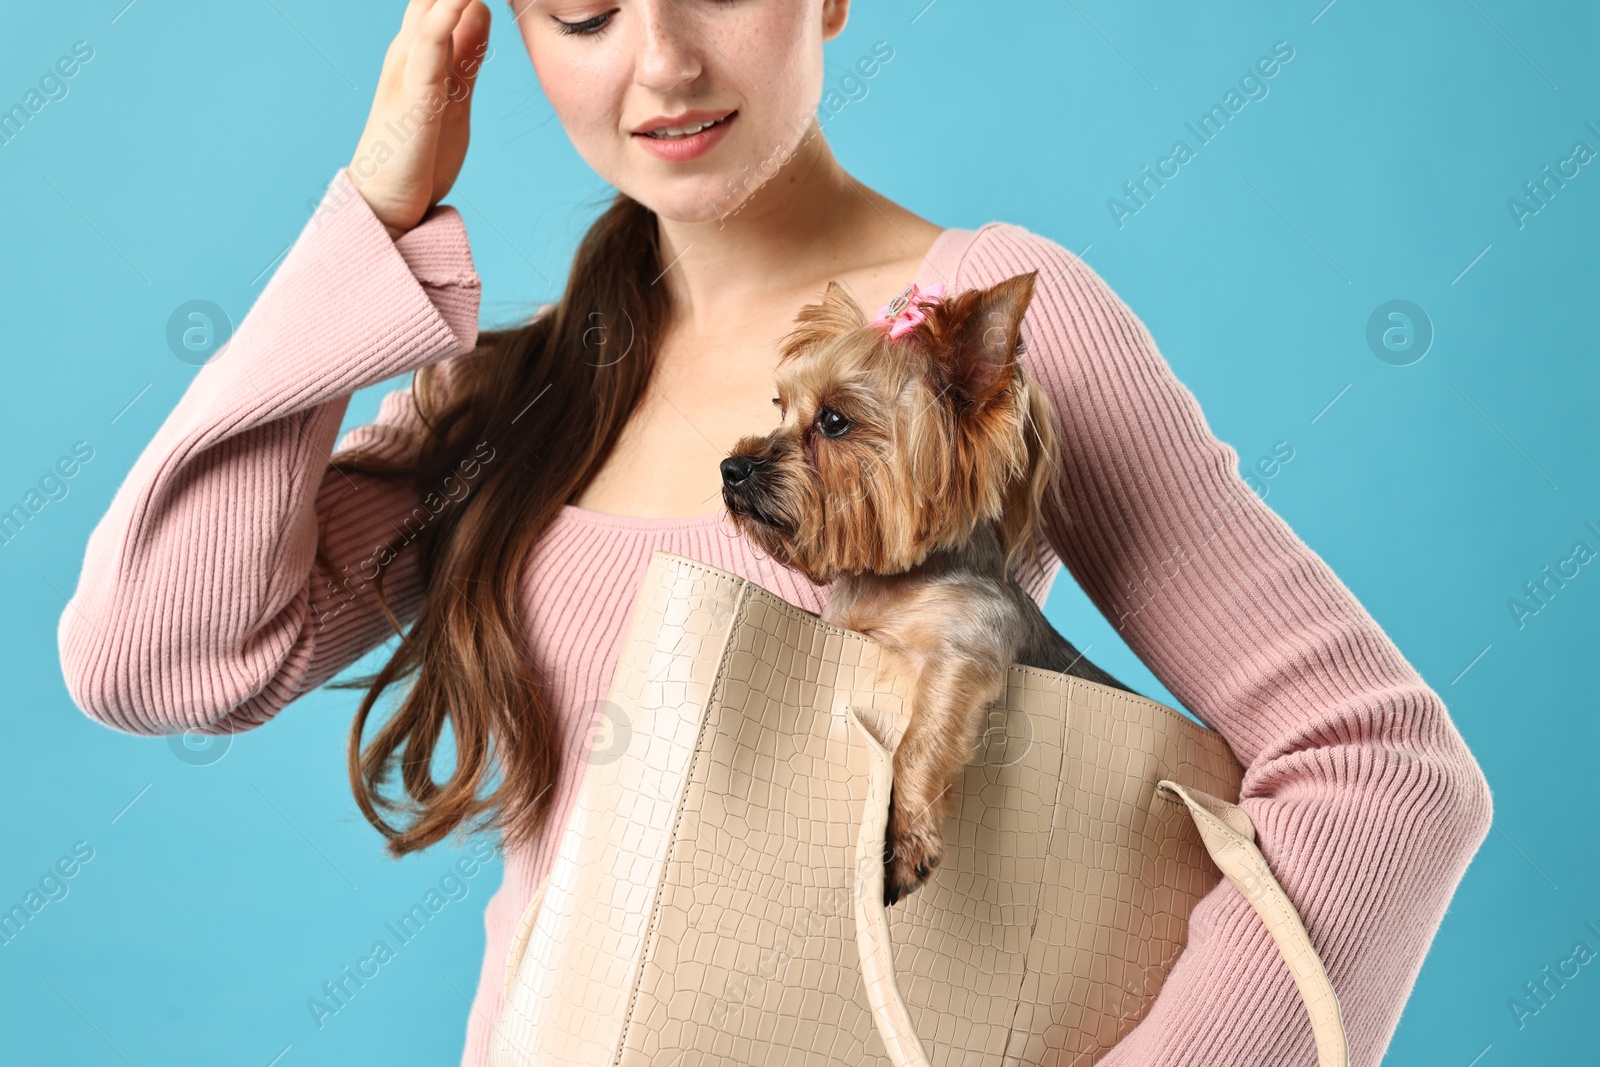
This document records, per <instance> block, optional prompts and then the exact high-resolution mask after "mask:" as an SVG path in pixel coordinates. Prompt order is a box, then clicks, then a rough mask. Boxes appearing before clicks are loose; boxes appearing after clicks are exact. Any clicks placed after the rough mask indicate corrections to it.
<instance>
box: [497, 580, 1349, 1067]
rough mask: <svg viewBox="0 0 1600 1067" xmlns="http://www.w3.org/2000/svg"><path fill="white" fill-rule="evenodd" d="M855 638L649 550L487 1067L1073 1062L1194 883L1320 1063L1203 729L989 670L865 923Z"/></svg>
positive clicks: (879, 692)
mask: <svg viewBox="0 0 1600 1067" xmlns="http://www.w3.org/2000/svg"><path fill="white" fill-rule="evenodd" d="M878 655H879V649H878V646H876V645H875V644H874V643H873V642H872V641H871V640H870V639H868V638H866V637H863V636H861V635H860V634H855V633H851V632H849V631H846V630H842V629H839V628H837V627H834V626H830V625H828V624H826V623H823V622H822V621H821V620H820V619H818V618H817V617H816V616H815V615H812V614H810V613H808V612H806V611H803V610H801V609H799V608H797V607H795V606H793V605H791V604H789V603H787V602H785V601H783V600H781V599H780V598H779V597H777V596H776V595H774V594H772V593H770V592H768V591H767V590H765V589H763V588H761V587H760V586H758V585H755V584H754V583H752V582H749V581H747V580H746V579H744V578H740V577H738V576H737V575H733V574H729V573H727V572H726V571H721V570H718V569H716V568H714V567H709V566H706V565H705V564H702V563H697V562H694V561H693V560H689V559H685V558H683V557H681V556H675V555H671V554H669V553H665V552H657V553H656V554H655V556H654V557H653V558H652V560H651V562H650V566H649V569H648V571H647V573H646V574H645V577H644V580H643V582H642V583H641V586H640V589H639V594H638V598H637V600H636V602H635V605H634V608H633V615H632V618H631V621H630V623H629V628H628V631H627V636H626V638H625V644H624V646H623V649H622V652H621V655H620V658H619V661H618V664H617V669H616V674H615V676H614V679H613V682H612V688H611V694H610V704H609V705H608V707H607V709H606V711H605V713H604V718H605V719H606V720H607V721H606V723H605V726H606V729H607V731H608V733H609V737H603V738H602V739H601V743H599V744H597V745H596V746H595V748H594V749H593V752H592V756H591V760H590V763H589V766H588V767H587V768H586V770H585V774H584V778H583V781H582V782H581V784H580V786H579V791H578V796H577V799H576V801H575V807H574V809H573V813H572V818H571V822H570V823H569V824H568V826H567V828H566V831H565V835H564V837H563V838H562V844H561V849H560V853H559V856H558V858H557V860H556V862H555V865H554V867H553V869H552V871H551V873H550V875H549V877H548V878H547V879H546V881H545V883H544V885H542V886H541V887H540V888H539V890H538V891H537V892H536V893H535V895H534V898H533V900H532V901H531V903H530V904H529V906H528V909H527V911H526V913H525V914H524V916H523V919H522V923H521V925H520V928H519V930H518V932H517V936H516V938H515V940H514V943H513V945H512V948H511V951H510V953H509V957H508V959H507V960H506V972H505V981H506V1004H505V1008H504V1010H503V1012H502V1014H501V1017H500V1019H499V1021H498V1023H497V1025H496V1027H495V1031H494V1035H493V1039H492V1049H491V1053H490V1062H491V1064H493V1065H495V1067H532V1065H537V1067H558V1065H559V1067H574V1065H577V1067H612V1065H615V1067H646V1065H648V1067H677V1065H679V1064H682V1065H685V1067H691V1065H692V1067H702V1065H712V1064H715V1065H735V1064H738V1065H746V1064H753V1065H759V1067H765V1065H769V1064H770V1065H777V1064H783V1065H786V1067H823V1065H830V1067H831V1065H840V1064H843V1065H847V1067H857V1065H861V1067H866V1065H873V1067H878V1065H882V1067H891V1065H892V1067H911V1065H918V1067H921V1065H928V1064H938V1065H947V1064H957V1063H962V1064H969V1063H970V1064H978V1063H983V1064H990V1063H992V1064H997V1065H998V1064H1007V1065H1010V1064H1019V1065H1020V1064H1044V1063H1051V1064H1072V1065H1075V1067H1079V1065H1081V1067H1087V1065H1088V1064H1091V1063H1093V1062H1094V1061H1095V1060H1096V1059H1098V1058H1099V1057H1100V1056H1101V1055H1102V1054H1103V1053H1104V1052H1105V1051H1106V1050H1107V1049H1108V1048H1110V1047H1111V1046H1112V1045H1113V1044H1115V1042H1116V1041H1117V1040H1118V1039H1119V1038H1120V1037H1121V1036H1123V1035H1124V1034H1126V1033H1127V1032H1128V1031H1129V1030H1130V1029H1132V1027H1133V1025H1134V1024H1135V1023H1136V1022H1137V1021H1138V1020H1139V1019H1140V1018H1141V1017H1142V1016H1143V1014H1144V1012H1145V1010H1146V1008H1147V1007H1148V1006H1149V1003H1150V1001H1151V1000H1152V999H1153V998H1154V997H1155V995H1156V993H1157V992H1158V991H1159V990H1160V987H1161V984H1162V982H1163V980H1164V979H1165V977H1166V975H1167V973H1168V971H1170V969H1171V966H1172V964H1173V963H1174V962H1175V961H1176V960H1177V957H1178V954H1179V953H1180V952H1181V951H1182V949H1183V946H1184V944H1185V943H1186V941H1187V938H1188V936H1189V928H1188V916H1189V913H1190V910H1191V909H1192V907H1193V906H1194V903H1195V901H1196V900H1198V899H1199V898H1200V897H1201V896H1202V895H1203V894H1205V893H1206V892H1207V891H1208V890H1210V889H1211V888H1212V887H1213V886H1214V885H1216V884H1217V882H1218V880H1219V873H1218V872H1219V869H1220V872H1221V876H1225V877H1227V878H1228V879H1229V880H1230V881H1231V882H1233V883H1234V885H1236V886H1237V887H1238V888H1239V889H1240V890H1241V891H1242V892H1244V893H1245V894H1246V895H1247V896H1248V897H1249V899H1250V901H1251V903H1252V904H1253V905H1254V907H1255V910H1256V911H1257V912H1258V913H1259V914H1260V916H1261V918H1262V920H1263V921H1264V922H1265V923H1266V926H1267V929H1268V930H1269V931H1270V932H1271V934H1272V937H1273V939H1274V940H1275V941H1276V943H1277V945H1278V948H1279V949H1280V950H1281V952H1282V954H1283V958H1284V960H1285V962H1286V963H1287V964H1288V967H1289V970H1290V971H1291V973H1292V974H1293V976H1294V980H1295V982H1296V983H1297V984H1298V986H1299V989H1300V992H1301V995H1302V996H1303V998H1304V1001H1305V1005H1306V1008H1307V1010H1308V1012H1309V1013H1310V1017H1311V1022H1312V1030H1313V1033H1314V1034H1315V1038H1316V1045H1317V1056H1318V1061H1319V1063H1320V1065H1321V1067H1335V1065H1338V1067H1343V1065H1344V1064H1345V1063H1346V1060H1347V1051H1346V1044H1345V1036H1344V1031H1343V1028H1342V1026H1341V1024H1340V1019H1339V1006H1338V1001H1337V999H1336V998H1335V996H1334V991H1333V988H1332V987H1331V986H1330V985H1329V983H1328V979H1327V975H1326V973H1325V972H1324V970H1323V967H1322V963H1321V961H1320V960H1319V959H1318V957H1317V953H1316V950H1315V948H1314V947H1313V946H1312V944H1311V941H1310V939H1309V938H1308V937H1307V935H1306V931H1305V928H1304V926H1303V925H1302V924H1301V922H1300V918H1299V916H1298V915H1297V914H1296V912H1295V909H1294V907H1293V905H1292V904H1291V903H1290V901H1289V899H1288V897H1287V896H1285V895H1284V892H1283V890H1282V889H1281V888H1280V887H1279V885H1278V883H1277V881H1276V880H1275V879H1274V878H1273V876H1272V872H1271V870H1270V869H1269V868H1268V866H1267V863H1266V860H1265V859H1264V858H1263V857H1262V855H1261V853H1260V851H1258V850H1257V848H1256V846H1255V844H1254V840H1253V838H1254V835H1253V831H1252V829H1251V826H1250V820H1249V819H1248V818H1247V817H1246V816H1245V814H1244V812H1243V811H1242V810H1241V809H1240V808H1238V807H1236V806H1235V805H1234V804H1231V803H1229V802H1228V799H1227V798H1235V799H1236V798H1237V797H1238V788H1239V781H1240V778H1241V773H1242V772H1241V770H1240V767H1239V764H1238V762H1237V761H1236V760H1235V759H1234V757H1233V755H1232V754H1231V753H1230V752H1229V750H1228V747H1227V745H1226V744H1225V743H1224V742H1223V740H1222V738H1221V737H1220V736H1219V735H1217V734H1216V733H1214V732H1212V731H1209V730H1206V729H1203V728H1202V727H1199V726H1197V725H1195V724H1194V723H1193V722H1191V721H1190V720H1188V719H1186V718H1184V717H1183V716H1181V715H1179V714H1178V713H1177V712H1175V711H1173V710H1172V709H1170V708H1168V707H1165V706H1164V705H1161V704H1158V703H1155V702H1154V701H1150V700H1146V699H1143V698H1140V697H1136V696H1133V695H1131V694H1129V693H1125V692H1122V691H1121V690H1117V689H1112V688H1110V687H1107V686H1102V685H1097V684H1094V683H1091V682H1086V681H1083V680H1082V679H1078V678H1071V677H1068V676H1066V675H1061V674H1055V673H1052V672H1049V671H1042V670H1037V669H1034V668H1031V667H1022V666H1016V665H1014V666H1013V667H1012V668H1011V675H1010V682H1009V687H1008V690H1007V693H1006V696H1005V699H1004V701H1003V702H996V704H994V705H992V706H991V708H990V720H989V721H990V727H991V728H990V729H989V730H988V732H987V733H986V734H985V736H984V740H983V744H982V747H981V751H980V752H979V753H975V754H974V757H973V760H972V762H971V763H970V764H969V765H968V768H967V773H966V780H965V788H964V792H963V794H962V797H961V802H960V806H959V811H958V812H957V814H955V815H953V816H952V817H951V818H950V820H949V821H948V822H947V823H946V826H945V835H946V842H947V845H946V851H945V857H944V862H943V864H942V865H941V866H940V867H939V869H938V870H937V871H936V872H935V873H934V875H933V877H932V878H931V879H930V880H929V882H928V883H927V884H926V885H924V886H923V887H922V888H921V889H919V890H918V891H917V892H916V893H914V894H912V895H911V896H910V897H909V898H907V899H905V900H903V901H901V902H900V903H899V904H897V905H895V906H894V907H893V908H890V909H887V911H886V910H885V908H884V906H883V861H882V856H883V834H884V827H885V824H886V822H887V816H888V800H889V786H890V783H891V781H892V764H891V753H892V751H893V745H894V743H895V741H896V740H897V739H898V737H899V734H900V731H901V730H902V729H903V727H904V715H903V711H902V701H901V694H899V693H897V692H895V691H893V690H892V689H889V688H885V687H882V686H880V685H879V684H878V683H877V682H876V679H875V673H876V671H875V668H876V666H877V663H878Z"/></svg>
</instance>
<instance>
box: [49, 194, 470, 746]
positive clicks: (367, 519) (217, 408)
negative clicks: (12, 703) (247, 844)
mask: <svg viewBox="0 0 1600 1067" xmlns="http://www.w3.org/2000/svg"><path fill="white" fill-rule="evenodd" d="M479 294H480V285H479V279H478V276H477V273H476V272H475V270H474V269H473V265H472V258H471V253H470V250H469V247H468V244H467V237H466V231H465V227H464V225H463V223H462V220H461V216H460V215H459V213H457V212H456V211H455V209H453V208H449V207H443V206H440V207H436V208H434V209H433V210H432V211H430V212H429V214H428V215H427V217H425V218H424V220H423V221H422V223H421V224H420V225H418V226H417V227H415V228H414V229H412V230H410V231H409V232H407V233H405V234H404V235H402V236H401V237H400V238H399V239H398V240H393V239H391V238H390V237H389V235H388V233H387V232H386V231H385V229H384V227H383V225H382V223H380V222H379V220H378V219H377V217H376V216H375V215H373V213H372V211H371V209H370V208H369V207H368V206H367V204H366V201H365V200H363V199H362V198H361V196H360V194H359V193H357V192H356V190H355V187H354V186H353V185H352V184H351V182H350V178H349V175H348V174H347V173H346V172H345V170H343V169H342V168H341V169H340V171H339V172H338V173H337V174H336V175H335V177H334V180H333V182H332V183H331V184H330V185H329V187H328V191H327V193H326V194H325V196H324V198H323V200H322V203H321V204H320V206H319V207H318V209H317V212H316V214H315V215H314V216H313V217H312V219H311V221H309V222H308V223H307V224H306V227H305V229H304V230H303V231H302V232H301V234H300V236H299V238H298V239H297V240H296V241H295V243H294V245H293V247H292V248H291V249H290V251H289V253H288V255H287V257H286V258H285V259H284V261H283V262H282V264H280V266H279V267H278V270H277V272H276V273H275V274H274V275H273V276H272V278H271V280H270V281H269V282H268V283H267V285H266V287H265V288H264V289H263V290H262V292H261V295H260V296H259V297H258V298H257V300H256V303H255V305H254V306H253V307H252V308H251V310H250V312H249V314H248V315H246V316H245V318H244V321H243V322H241V323H240V324H239V327H238V329H237V331H236V332H235V334H234V336H233V337H232V339H231V340H229V341H228V342H227V344H226V345H225V346H224V347H223V348H222V350H221V351H220V352H219V353H218V354H217V355H216V356H215V357H214V358H213V359H212V360H211V361H210V362H209V363H207V364H206V365H205V366H204V367H202V368H201V369H200V371H199V373H198V374H196V376H195V378H194V380H193V381H192V382H191V383H190V384H189V386H188V388H187V389H186V391H185V392H184V394H183V396H182V397H181V398H180V399H179V401H178V404H177V406H176V407H175V408H174V409H173V410H172V412H171V413H170V414H169V415H168V416H167V418H166V420H165V421H164V422H163V424H162V425H161V427H160V428H159V429H158V430H157V432H156V434H155V437H154V438H153V439H152V440H151V441H150V443H149V444H148V445H146V446H145V448H144V450H143V452H142V453H141V454H140V455H139V457H138V459H137V460H136V461H135V462H134V464H133V467H132V469H131V470H130V471H129V473H128V475H127V476H126V478H125V479H124V480H123V482H122V484H121V486H120V487H119V488H118V490H117V492H116V494H115V496H114V497H113V499H112V502H111V505H110V507H109V509H108V510H107V512H106V513H105V515H104V516H103V517H102V518H101V520H100V521H99V523H98V524H97V525H96V526H95V528H94V530H93V532H92V533H91V534H90V536H89V543H88V546H87V550H86V552H85V557H84V563H83V568H82V571H81V573H80V575H79V579H78V585H77V588H76V590H75V591H74V593H73V595H72V596H71V598H70V599H69V600H68V602H67V606H66V608H65V609H64V611H63V613H62V615H61V619H60V623H59V626H58V628H57V644H58V649H59V652H60V657H61V666H62V673H63V675H64V677H65V679H66V684H67V689H68V692H69V693H70V694H71V696H72V699H73V701H74V702H75V703H76V704H77V705H78V706H79V707H80V708H81V709H82V710H83V711H84V712H85V713H86V714H88V715H89V716H90V717H91V718H93V719H95V720H97V721H99V722H102V723H104V724H106V725H108V726H111V727H114V728H116V729H119V730H123V731H126V732H129V733H136V734H161V733H176V732H179V731H182V730H193V731H196V732H198V733H204V734H214V733H224V732H229V731H237V730H243V729H249V728H251V727H255V726H259V725H260V724H262V723H264V722H266V721H267V720H268V719H269V718H271V716H272V715H273V714H275V713H276V712H277V711H278V710H279V709H280V708H282V707H283V706H284V705H286V704H287V703H289V702H290V701H291V700H293V699H295V698H296V697H297V696H299V695H301V694H302V693H305V692H308V691H310V690H311V689H314V688H315V687H316V686H318V685H320V684H322V682H324V681H326V680H327V679H328V678H331V677H332V676H333V675H335V674H337V673H338V671H339V670H340V669H342V668H343V667H344V666H346V665H348V664H349V663H351V662H353V661H354V660H355V659H357V658H359V657H360V656H361V655H362V654H363V653H364V652H365V651H367V650H368V649H370V648H372V647H374V646H375V645H377V644H378V643H379V642H381V641H382V640H383V639H384V638H385V637H386V636H388V635H390V634H392V633H393V629H392V627H391V625H390V624H389V622H388V620H387V617H386V616H385V615H384V614H383V612H382V610H381V608H380V607H379V605H378V602H377V598H376V595H375V593H374V591H373V588H372V586H371V584H370V581H369V579H370V578H372V577H373V575H374V573H375V565H376V564H375V560H376V559H377V558H380V556H381V558H383V559H384V561H385V562H386V565H387V573H386V574H385V576H384V582H385V585H384V588H385V592H386V593H387V594H388V596H389V599H390V602H391V604H392V605H393V607H394V608H395V610H396V613H397V616H398V617H399V618H400V621H401V622H402V624H403V623H405V622H408V621H410V620H411V619H413V618H415V614H416V611H417V610H418V608H419V607H420V602H421V582H420V578H419V575H418V570H417V567H416V559H415V556H416V552H415V551H404V550H403V549H404V542H405V541H406V540H407V537H406V533H405V530H403V529H402V526H403V525H405V524H407V520H408V519H412V518H413V517H414V516H417V515H419V514H420V515H424V516H425V514H426V512H424V511H419V504H420V502H421V500H422V495H421V494H420V493H417V492H414V491H412V490H410V489H408V488H403V487H399V486H394V485H391V484H390V483H388V482H385V481H382V480H380V479H376V478H371V477H369V476H365V475H358V474H348V475H346V474H340V473H333V474H329V475H328V477H327V478H324V473H325V471H326V466H327V462H328V458H329V454H330V451H331V449H332V448H333V446H334V439H335V436H336V435H337V434H338V431H339V426H340V423H341V421H342V420H343V418H344V415H345V411H346V408H347V406H348V404H349V400H350V396H351V395H352V394H353V393H354V392H355V391H357V390H359V389H362V388H365V387H367V386H370V385H374V384H376V383H379V382H382V381H384V380H386V379H389V378H392V377H395V376H396V375H399V374H403V373H405V372H407V371H412V370H416V369H417V368H419V367H422V366H424V365H427V364H430V363H435V362H441V361H449V362H448V363H447V364H446V366H445V368H443V369H444V370H445V372H446V375H445V380H446V381H448V377H449V374H448V372H449V370H450V368H451V367H454V366H457V365H459V364H457V363H456V362H455V361H456V360H459V359H465V358H470V354H471V353H472V351H473V349H474V347H475V345H476V341H477V317H478V303H479ZM419 425H420V424H419V422H418V413H417V411H416V407H415V404H414V403H413V402H412V399H411V395H410V391H409V389H400V390H396V391H394V392H391V393H390V394H389V395H387V396H386V397H385V398H384V400H383V401H382V405H381V412H380V414H379V417H378V419H377V421H376V422H374V423H372V424H371V425H368V426H362V427H359V428H357V429H355V430H352V431H351V432H350V433H349V434H348V435H347V436H346V438H345V440H344V442H343V444H342V446H341V447H351V446H354V445H361V444H366V445H374V446H376V447H377V448H379V449H382V450H384V451H386V452H388V453H389V454H391V455H400V454H403V453H404V450H406V449H408V448H413V447H414V443H415V440H416V437H415V433H414V431H415V429H416V428H417V427H418V426H419ZM413 525H414V523H413ZM319 545H320V546H321V547H322V548H323V549H324V551H325V552H326V553H327V555H328V557H329V558H330V559H331V560H332V561H333V562H334V564H335V567H336V570H335V572H333V573H325V572H323V571H322V569H321V568H320V567H319V566H318V565H317V564H316V563H315V562H314V557H315V553H316V550H317V548H318V547H319ZM380 545H387V546H391V547H392V548H393V549H394V551H395V554H394V555H393V557H392V558H390V554H389V553H385V552H381V550H380V549H379V546H380Z"/></svg>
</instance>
